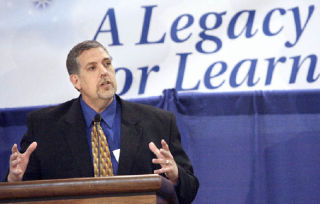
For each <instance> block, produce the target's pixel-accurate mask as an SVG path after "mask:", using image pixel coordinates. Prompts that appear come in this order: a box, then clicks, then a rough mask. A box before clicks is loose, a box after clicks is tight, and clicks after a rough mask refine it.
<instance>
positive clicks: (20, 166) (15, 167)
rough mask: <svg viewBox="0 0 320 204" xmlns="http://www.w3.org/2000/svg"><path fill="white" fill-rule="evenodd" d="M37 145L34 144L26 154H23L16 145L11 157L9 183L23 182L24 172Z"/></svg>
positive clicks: (13, 147)
mask: <svg viewBox="0 0 320 204" xmlns="http://www.w3.org/2000/svg"><path fill="white" fill-rule="evenodd" d="M36 147H37V143H36V142H33V143H31V145H30V146H29V147H28V149H27V150H26V152H25V153H23V154H21V153H20V152H19V150H18V147H17V144H14V145H13V146H12V149H11V152H12V153H11V156H10V171H9V175H8V182H16V181H21V180H22V177H23V175H24V172H25V171H26V169H27V166H28V163H29V158H30V155H31V153H32V152H33V151H34V150H35V149H36Z"/></svg>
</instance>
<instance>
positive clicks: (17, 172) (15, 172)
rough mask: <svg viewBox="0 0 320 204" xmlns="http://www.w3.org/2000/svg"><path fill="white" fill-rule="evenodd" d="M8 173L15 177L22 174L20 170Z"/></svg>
mask: <svg viewBox="0 0 320 204" xmlns="http://www.w3.org/2000/svg"><path fill="white" fill-rule="evenodd" d="M10 173H12V174H13V175H15V176H19V175H20V174H21V173H22V170H21V169H15V170H11V171H10Z"/></svg>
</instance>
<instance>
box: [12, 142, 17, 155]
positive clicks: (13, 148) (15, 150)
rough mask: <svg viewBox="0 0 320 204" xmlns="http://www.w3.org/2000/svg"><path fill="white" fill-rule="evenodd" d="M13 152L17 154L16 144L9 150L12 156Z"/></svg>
mask: <svg viewBox="0 0 320 204" xmlns="http://www.w3.org/2000/svg"><path fill="white" fill-rule="evenodd" d="M15 152H18V146H17V144H14V145H13V146H12V148H11V153H12V154H13V153H15Z"/></svg>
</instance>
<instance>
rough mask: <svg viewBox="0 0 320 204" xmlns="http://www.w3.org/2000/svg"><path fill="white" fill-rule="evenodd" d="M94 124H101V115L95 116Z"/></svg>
mask: <svg viewBox="0 0 320 204" xmlns="http://www.w3.org/2000/svg"><path fill="white" fill-rule="evenodd" d="M93 121H94V122H100V121H101V116H100V115H99V114H96V115H95V116H94V120H93Z"/></svg>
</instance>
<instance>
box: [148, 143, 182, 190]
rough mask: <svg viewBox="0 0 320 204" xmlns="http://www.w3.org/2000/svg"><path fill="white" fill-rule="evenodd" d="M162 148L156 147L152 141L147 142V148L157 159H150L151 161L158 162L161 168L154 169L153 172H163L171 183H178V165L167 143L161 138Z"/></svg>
mask: <svg viewBox="0 0 320 204" xmlns="http://www.w3.org/2000/svg"><path fill="white" fill-rule="evenodd" d="M161 145H162V148H161V149H158V148H157V146H156V145H155V144H154V143H153V142H150V143H149V149H150V150H151V151H152V152H153V153H154V154H155V155H156V157H157V159H152V163H154V164H160V165H161V169H157V170H154V173H155V174H165V175H166V176H167V178H168V179H169V180H170V181H171V182H172V183H173V184H177V183H178V178H179V175H178V167H177V164H176V162H175V161H174V158H173V156H172V154H171V152H170V150H169V146H168V144H167V143H166V142H165V141H164V140H161Z"/></svg>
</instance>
